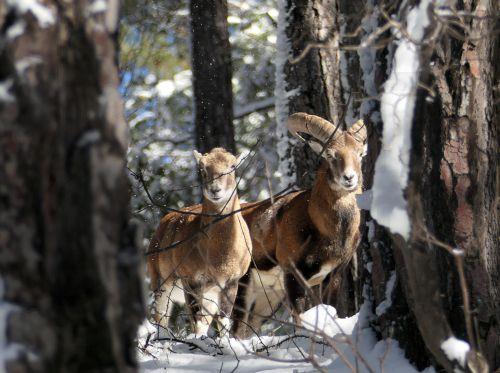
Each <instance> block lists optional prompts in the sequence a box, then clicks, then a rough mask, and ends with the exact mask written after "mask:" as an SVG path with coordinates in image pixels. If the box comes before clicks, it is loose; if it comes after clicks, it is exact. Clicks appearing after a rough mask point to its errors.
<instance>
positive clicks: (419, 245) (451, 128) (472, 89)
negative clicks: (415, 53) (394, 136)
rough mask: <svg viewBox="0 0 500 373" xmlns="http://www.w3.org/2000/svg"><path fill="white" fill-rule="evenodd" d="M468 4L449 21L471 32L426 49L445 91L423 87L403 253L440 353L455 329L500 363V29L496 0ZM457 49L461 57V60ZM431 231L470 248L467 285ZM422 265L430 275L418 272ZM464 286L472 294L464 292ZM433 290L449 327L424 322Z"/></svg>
mask: <svg viewBox="0 0 500 373" xmlns="http://www.w3.org/2000/svg"><path fill="white" fill-rule="evenodd" d="M462 10H463V11H464V13H468V14H472V15H473V16H474V17H469V18H468V19H456V18H450V19H449V20H448V21H452V20H453V21H458V22H461V23H462V24H463V25H464V26H465V27H470V30H471V32H470V33H465V34H464V35H463V36H464V40H460V39H458V40H457V39H454V38H453V37H452V34H444V35H443V37H442V39H441V41H440V43H438V44H436V45H431V46H432V50H430V51H429V50H427V51H424V53H423V57H422V59H423V61H426V60H427V61H429V60H430V61H432V63H431V64H430V66H431V69H430V70H431V71H428V70H424V71H423V72H422V74H421V77H420V81H422V82H423V83H424V86H429V87H435V90H436V91H437V93H438V95H437V99H435V100H429V92H428V91H427V90H420V92H419V93H418V101H417V107H416V110H415V113H416V117H415V120H414V128H413V136H412V144H413V151H412V158H411V165H412V167H411V172H410V184H409V188H408V196H409V197H408V200H409V206H408V207H409V211H412V214H410V215H411V219H412V226H413V227H412V231H413V235H412V238H411V239H410V242H409V247H408V248H405V249H404V253H405V262H406V263H407V266H410V265H409V263H411V267H412V268H411V269H410V270H412V271H415V272H417V273H416V274H415V276H414V277H415V278H412V276H409V277H410V279H409V282H410V287H413V288H417V287H418V288H419V289H420V293H423V294H418V292H417V293H415V291H413V294H412V297H413V299H414V303H415V305H416V306H417V307H419V308H420V309H417V308H416V309H415V312H418V313H417V314H416V316H417V319H419V322H418V323H419V327H420V330H421V332H422V335H423V336H424V339H425V340H426V344H427V345H428V346H429V348H430V349H431V351H432V352H433V354H434V356H435V357H436V358H437V360H438V362H439V363H441V364H442V365H444V366H445V367H446V361H445V360H446V358H445V357H441V358H439V356H437V355H439V352H436V350H439V349H440V344H441V343H442V338H446V337H448V336H449V335H451V334H455V335H457V336H458V337H459V338H461V339H464V340H466V341H467V342H468V343H469V344H470V346H471V349H472V350H477V351H481V352H482V354H484V355H486V358H487V360H488V362H489V364H490V367H492V368H498V367H499V366H500V356H499V355H498V352H499V351H500V330H499V327H498V320H499V310H500V306H499V305H500V300H499V298H498V288H499V285H500V284H499V265H498V264H499V261H500V252H499V251H498V236H499V231H498V212H497V209H496V207H495V203H496V202H495V201H496V198H497V197H496V191H497V190H498V189H497V188H498V185H497V183H498V180H497V175H498V173H497V172H498V164H497V145H498V138H497V129H496V125H497V123H496V121H495V113H494V111H493V102H494V99H493V89H494V83H493V74H494V61H497V60H496V59H495V58H494V56H495V53H498V51H496V48H498V34H497V33H495V32H494V31H493V30H494V24H495V22H494V18H493V17H492V16H493V15H494V6H493V4H492V3H490V2H487V1H480V2H478V3H477V4H475V5H472V4H471V2H466V3H465V4H464V8H463V9H462ZM451 56H460V63H458V61H456V57H455V59H454V58H453V57H451ZM497 57H498V55H497ZM434 237H435V238H437V239H438V240H439V241H442V242H443V243H445V244H447V245H449V246H450V247H452V248H456V249H459V250H461V251H463V253H464V257H463V261H464V270H465V284H464V285H462V284H461V283H460V277H459V271H458V270H459V269H460V268H459V267H458V268H457V265H456V264H455V260H454V257H453V255H450V253H449V252H447V251H445V250H443V249H442V248H439V245H438V246H437V245H435V244H433V242H429V238H434ZM403 247H405V246H404V245H403ZM424 268H425V270H426V271H427V274H428V275H427V276H425V280H427V281H428V282H429V283H426V282H425V281H424V282H423V283H419V281H418V280H417V278H419V277H421V276H420V273H421V272H422V271H423V270H424ZM429 270H430V271H431V272H430V273H429ZM431 273H434V276H432V275H431ZM433 282H436V283H435V284H434V285H433V284H432V283H433ZM464 288H465V289H467V290H468V293H469V297H470V300H468V299H467V298H464V295H463V289H464ZM423 289H425V291H422V290H423ZM432 292H434V294H436V296H438V295H439V298H438V299H440V300H442V304H441V305H440V307H441V308H442V309H443V310H444V312H442V315H441V316H440V317H441V318H443V320H442V322H441V325H442V328H443V332H442V333H439V328H440V327H439V326H438V324H437V323H431V324H427V323H425V321H424V319H425V320H427V321H429V320H430V318H431V316H432V314H433V312H436V313H437V312H438V311H439V308H438V305H435V306H434V307H432V308H431V307H429V298H430V297H431V295H432ZM466 303H470V304H466ZM467 306H469V307H470V310H471V311H470V312H469V311H468V308H467ZM457 311H458V312H457ZM424 315H425V317H424ZM420 319H421V320H420ZM466 320H470V325H467V321H466ZM495 320H496V321H495ZM448 325H449V326H448ZM448 328H450V329H451V331H450V330H447V329H448ZM447 334H448V335H447ZM440 338H441V340H440ZM432 343H433V344H435V348H434V350H433V349H432V348H431V347H430V344H432ZM441 353H442V352H441ZM476 359H480V357H477V356H476V357H475V356H474V355H473V354H470V356H468V361H467V364H468V365H469V366H468V368H469V369H472V368H473V367H476V369H478V368H477V366H478V364H479V366H483V367H484V364H483V365H481V362H477V361H476ZM450 369H451V368H450Z"/></svg>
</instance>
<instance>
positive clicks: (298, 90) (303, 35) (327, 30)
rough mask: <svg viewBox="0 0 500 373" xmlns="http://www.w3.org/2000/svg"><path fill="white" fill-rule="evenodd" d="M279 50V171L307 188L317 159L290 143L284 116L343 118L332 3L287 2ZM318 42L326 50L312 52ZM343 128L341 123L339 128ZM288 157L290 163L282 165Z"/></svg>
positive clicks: (311, 0)
mask: <svg viewBox="0 0 500 373" xmlns="http://www.w3.org/2000/svg"><path fill="white" fill-rule="evenodd" d="M280 12H281V15H280V21H281V22H280V25H278V28H279V31H278V32H280V33H281V35H280V36H281V37H280V39H279V40H278V42H279V43H280V44H281V45H278V48H282V49H283V50H282V55H281V60H280V61H279V63H278V64H277V71H276V74H277V79H276V80H277V94H278V96H281V97H278V106H279V107H278V108H277V112H278V115H277V116H278V129H279V132H280V133H279V134H278V136H279V137H281V138H280V139H279V141H280V142H281V143H282V145H281V147H283V148H284V149H280V151H281V154H280V163H281V164H285V165H286V166H285V167H282V169H281V172H282V174H284V176H286V177H287V178H289V179H290V181H293V182H295V183H296V185H297V186H298V187H300V188H309V187H311V186H312V182H313V180H314V171H315V169H316V166H317V164H316V163H317V156H316V155H315V154H314V153H313V152H312V150H311V149H309V146H308V145H306V144H299V143H296V142H295V141H290V135H288V134H287V132H286V125H285V120H286V116H288V115H289V114H293V113H295V112H300V111H303V112H306V113H308V114H315V115H318V116H320V117H322V118H325V119H328V120H330V121H332V122H334V123H335V124H337V123H338V122H339V119H340V118H341V117H342V112H343V107H342V104H341V97H342V95H341V94H342V92H341V90H340V72H339V55H338V49H337V47H338V28H337V19H336V16H335V14H336V13H335V1H333V0H326V1H320V0H307V1H298V0H287V1H285V0H284V1H283V4H282V9H280ZM318 42H320V43H321V42H323V43H325V48H312V49H310V47H311V45H310V44H312V43H318ZM341 126H343V123H342V124H341ZM290 158H292V159H293V162H291V163H290V162H287V161H286V160H288V159H290Z"/></svg>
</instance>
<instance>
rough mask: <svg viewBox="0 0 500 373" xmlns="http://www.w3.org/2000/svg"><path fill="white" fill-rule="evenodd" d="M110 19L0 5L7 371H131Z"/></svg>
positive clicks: (123, 137)
mask: <svg viewBox="0 0 500 373" xmlns="http://www.w3.org/2000/svg"><path fill="white" fill-rule="evenodd" d="M117 18H118V8H117V3H116V2H112V1H110V2H108V6H107V9H105V10H96V9H92V10H91V7H89V6H88V3H87V2H84V1H70V2H63V3H62V2H56V1H50V0H46V1H44V5H41V4H39V3H37V7H35V6H34V5H33V8H29V7H28V8H26V7H22V6H21V5H18V4H17V3H16V2H5V1H3V0H0V25H1V28H0V29H1V31H0V32H1V34H0V40H2V41H1V43H0V246H1V247H2V249H1V250H0V272H1V274H2V275H1V278H0V288H1V289H2V292H1V293H0V308H1V310H0V315H3V314H6V317H5V318H3V316H2V318H0V332H2V333H3V332H4V330H5V336H4V335H0V343H5V345H3V346H2V345H0V349H5V350H6V351H10V353H6V354H4V355H3V356H8V358H6V361H0V370H2V371H3V369H4V368H5V369H6V371H7V372H14V371H15V372H69V371H109V372H132V371H135V369H136V363H135V343H134V338H135V336H136V330H137V326H138V324H139V322H140V320H141V318H142V317H143V303H142V295H141V278H140V273H139V266H138V263H139V258H140V257H139V256H138V251H137V247H138V246H137V243H136V240H135V239H134V237H135V230H134V229H133V226H132V225H131V224H130V223H129V222H128V218H129V214H128V209H129V207H128V206H129V195H128V184H127V177H126V174H125V169H124V167H125V151H126V147H127V127H126V124H125V122H124V120H123V116H122V107H121V100H120V96H119V93H118V90H117V88H118V83H119V81H118V74H117V68H116V44H115V40H114V36H115V35H116V31H117V30H116V25H117ZM3 323H5V324H3ZM4 327H5V329H4Z"/></svg>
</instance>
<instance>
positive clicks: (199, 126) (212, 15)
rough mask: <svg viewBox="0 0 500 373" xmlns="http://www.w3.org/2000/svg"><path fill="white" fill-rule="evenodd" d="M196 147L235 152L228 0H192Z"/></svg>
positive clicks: (205, 149) (205, 150)
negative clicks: (220, 148) (216, 148)
mask: <svg viewBox="0 0 500 373" xmlns="http://www.w3.org/2000/svg"><path fill="white" fill-rule="evenodd" d="M190 15H191V60H192V70H193V93H194V111H195V119H194V120H195V136H196V147H197V149H198V150H199V151H201V152H202V153H204V152H207V151H209V150H210V149H212V148H214V147H217V146H222V147H224V148H226V149H227V150H229V151H231V152H233V153H234V152H235V150H236V149H235V142H234V126H233V92H232V85H231V76H232V63H231V46H230V44H229V33H228V29H227V2H226V0H213V1H205V0H190Z"/></svg>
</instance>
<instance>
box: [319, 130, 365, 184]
mask: <svg viewBox="0 0 500 373" xmlns="http://www.w3.org/2000/svg"><path fill="white" fill-rule="evenodd" d="M310 145H311V148H312V149H313V150H314V151H315V152H317V153H318V154H322V157H323V158H324V159H325V161H326V162H327V164H328V175H327V180H328V184H329V186H330V188H332V189H334V190H343V191H347V192H353V191H355V190H357V189H358V186H359V184H360V183H361V182H362V175H361V160H362V158H363V156H364V154H365V151H366V148H365V146H363V145H362V144H360V143H359V142H358V141H356V140H355V139H354V138H353V137H352V136H351V135H350V134H349V133H348V132H345V133H343V134H342V135H341V136H340V137H339V138H337V139H336V140H335V141H334V142H332V144H330V145H328V146H327V147H326V148H325V150H324V151H323V152H321V151H322V150H323V147H322V145H320V144H318V143H310Z"/></svg>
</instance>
